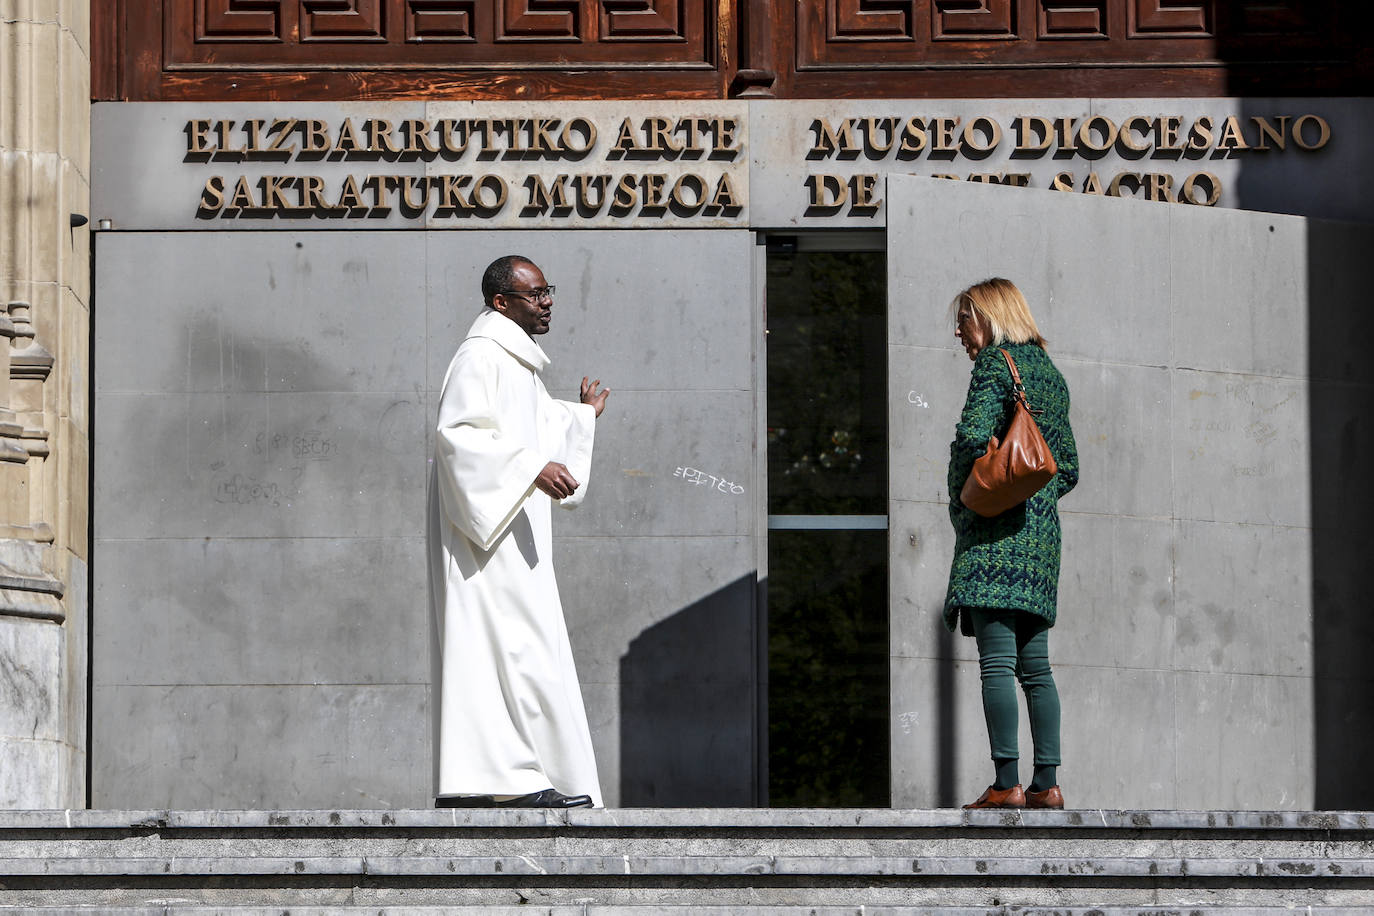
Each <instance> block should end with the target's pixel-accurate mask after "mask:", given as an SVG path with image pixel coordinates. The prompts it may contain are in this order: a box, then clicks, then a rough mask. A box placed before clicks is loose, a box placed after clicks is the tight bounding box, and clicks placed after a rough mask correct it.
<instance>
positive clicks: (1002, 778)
mask: <svg viewBox="0 0 1374 916" xmlns="http://www.w3.org/2000/svg"><path fill="white" fill-rule="evenodd" d="M992 764H993V766H995V767H997V778H996V779H994V780H993V782H992V787H993V788H994V789H997V790H998V791H1001V790H1003V789H1010V788H1011V787H1012V786H1014V785H1016V784H1017V783H1018V782H1020V776H1019V774H1018V773H1017V772H1016V770H1017V760H1016V758H1015V757H1010V758H1008V759H1006V760H994V761H993V762H992Z"/></svg>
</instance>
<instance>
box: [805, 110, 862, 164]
mask: <svg viewBox="0 0 1374 916" xmlns="http://www.w3.org/2000/svg"><path fill="white" fill-rule="evenodd" d="M811 129H812V130H813V131H815V132H816V142H815V143H813V144H811V151H810V152H811V155H812V156H813V157H818V156H819V157H826V156H832V155H835V154H839V155H841V156H843V155H845V154H849V155H854V154H857V153H858V152H859V146H858V144H857V143H855V142H854V122H853V121H852V120H850V119H848V118H846V119H844V120H842V121H840V126H839V127H838V128H832V127H831V126H830V124H829V122H827V121H826V120H825V118H817V119H816V120H814V121H812V122H811Z"/></svg>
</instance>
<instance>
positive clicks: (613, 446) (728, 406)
mask: <svg viewBox="0 0 1374 916" xmlns="http://www.w3.org/2000/svg"><path fill="white" fill-rule="evenodd" d="M753 410H754V394H753V393H752V392H748V391H706V392H699V393H698V392H682V393H678V392H667V391H636V390H633V389H630V390H619V391H615V392H613V393H612V394H611V398H610V400H609V401H608V402H607V406H606V412H605V413H603V414H602V415H601V418H600V419H599V420H598V421H597V427H596V445H595V449H594V452H593V455H592V475H591V481H590V483H589V484H588V490H587V497H586V501H585V502H584V503H583V504H582V505H581V506H579V507H578V508H577V509H575V510H573V511H572V512H560V513H558V516H557V517H558V518H560V519H564V518H566V522H564V523H562V524H561V526H560V530H561V531H564V532H566V533H569V534H573V533H576V534H580V535H605V536H620V537H635V536H641V535H655V536H661V535H695V536H717V535H735V534H744V533H752V532H753V528H754V510H755V507H756V506H757V504H758V499H759V494H758V492H757V490H756V487H755V475H754V461H755V454H754V442H753V430H752V417H753ZM712 478H714V481H713V480H712Z"/></svg>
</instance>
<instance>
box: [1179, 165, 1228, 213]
mask: <svg viewBox="0 0 1374 916" xmlns="http://www.w3.org/2000/svg"><path fill="white" fill-rule="evenodd" d="M1199 181H1205V182H1206V183H1207V196H1206V197H1205V198H1203V199H1202V200H1198V199H1197V196H1196V195H1195V194H1194V192H1195V191H1196V190H1198V184H1199ZM1178 199H1179V202H1180V203H1185V204H1196V205H1198V206H1201V207H1211V206H1215V205H1216V202H1217V201H1219V200H1221V179H1220V178H1218V177H1217V176H1215V175H1213V174H1212V173H1211V172H1194V173H1193V174H1191V175H1189V176H1188V177H1187V178H1186V179H1184V181H1183V187H1182V188H1180V189H1179V195H1178Z"/></svg>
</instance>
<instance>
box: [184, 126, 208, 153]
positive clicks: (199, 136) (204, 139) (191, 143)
mask: <svg viewBox="0 0 1374 916" xmlns="http://www.w3.org/2000/svg"><path fill="white" fill-rule="evenodd" d="M209 143H210V121H209V120H208V119H203V118H193V119H192V120H190V121H187V122H186V154H187V155H188V156H199V155H203V154H205V153H209V152H210V145H209Z"/></svg>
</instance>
